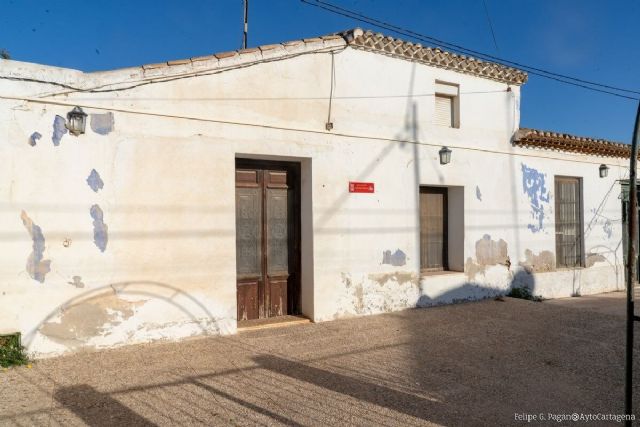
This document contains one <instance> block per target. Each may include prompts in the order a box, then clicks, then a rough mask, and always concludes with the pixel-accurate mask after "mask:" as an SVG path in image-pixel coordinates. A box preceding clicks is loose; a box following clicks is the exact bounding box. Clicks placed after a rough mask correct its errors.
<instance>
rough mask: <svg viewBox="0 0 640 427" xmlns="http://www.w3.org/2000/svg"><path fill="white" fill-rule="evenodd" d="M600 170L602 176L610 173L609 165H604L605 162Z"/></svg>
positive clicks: (604, 176)
mask: <svg viewBox="0 0 640 427" xmlns="http://www.w3.org/2000/svg"><path fill="white" fill-rule="evenodd" d="M598 170H599V171H600V178H606V177H607V175H609V166H607V165H604V164H602V165H600V167H599V168H598Z"/></svg>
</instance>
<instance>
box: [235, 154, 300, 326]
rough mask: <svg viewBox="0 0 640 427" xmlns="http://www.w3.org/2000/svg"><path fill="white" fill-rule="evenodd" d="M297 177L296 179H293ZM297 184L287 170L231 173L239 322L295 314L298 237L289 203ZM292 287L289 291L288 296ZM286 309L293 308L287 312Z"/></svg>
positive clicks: (262, 167)
mask: <svg viewBox="0 0 640 427" xmlns="http://www.w3.org/2000/svg"><path fill="white" fill-rule="evenodd" d="M296 176H297V175H296ZM296 182H297V181H295V180H294V179H292V174H291V170H290V168H289V167H287V166H286V165H285V166H280V165H273V166H271V165H269V164H268V163H266V162H265V164H264V165H260V164H258V165H256V167H255V168H253V169H249V168H246V169H245V168H237V170H236V254H237V255H236V271H237V277H238V283H237V295H238V320H252V319H257V318H264V317H272V316H283V315H286V314H288V313H290V312H295V311H296V308H297V306H298V302H297V301H293V299H294V297H296V296H297V298H299V289H298V287H299V283H293V282H295V281H296V280H297V277H299V275H297V274H296V273H295V272H296V271H297V265H299V262H298V260H299V255H298V254H297V253H295V252H294V251H297V250H298V248H299V244H297V243H296V242H294V241H293V240H294V239H295V238H297V236H299V232H298V231H297V227H296V225H297V222H296V218H297V215H299V213H298V211H297V209H296V207H297V205H296V204H294V203H292V198H295V196H296V194H297V193H294V192H293V189H294V188H295V184H296ZM291 289H293V291H294V292H289V290H291ZM290 307H293V308H292V309H291V310H290Z"/></svg>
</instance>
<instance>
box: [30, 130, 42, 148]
mask: <svg viewBox="0 0 640 427" xmlns="http://www.w3.org/2000/svg"><path fill="white" fill-rule="evenodd" d="M40 138H42V134H41V133H40V132H34V133H32V134H31V136H30V137H29V145H30V146H32V147H35V146H36V144H37V143H38V140H39V139H40Z"/></svg>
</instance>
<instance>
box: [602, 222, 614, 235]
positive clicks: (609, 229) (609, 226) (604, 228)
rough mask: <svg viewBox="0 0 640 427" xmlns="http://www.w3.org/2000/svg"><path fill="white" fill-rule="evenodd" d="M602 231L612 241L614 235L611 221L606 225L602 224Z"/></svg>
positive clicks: (605, 223)
mask: <svg viewBox="0 0 640 427" xmlns="http://www.w3.org/2000/svg"><path fill="white" fill-rule="evenodd" d="M602 231H604V234H606V235H607V238H608V239H610V238H611V235H612V234H613V224H611V220H609V219H607V220H606V221H605V222H604V224H602Z"/></svg>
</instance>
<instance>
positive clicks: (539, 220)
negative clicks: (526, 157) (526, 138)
mask: <svg viewBox="0 0 640 427" xmlns="http://www.w3.org/2000/svg"><path fill="white" fill-rule="evenodd" d="M520 165H521V166H522V189H523V191H524V193H525V194H526V195H527V197H528V198H529V203H530V205H531V217H532V218H533V219H534V221H536V223H534V224H528V225H527V228H528V229H529V230H531V231H532V232H533V233H537V232H539V231H541V230H543V229H544V216H545V212H544V203H549V190H548V189H547V187H546V183H545V181H546V175H545V174H544V173H542V172H538V171H537V170H536V169H534V168H530V167H527V166H526V165H525V164H524V163H521V164H520Z"/></svg>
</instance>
